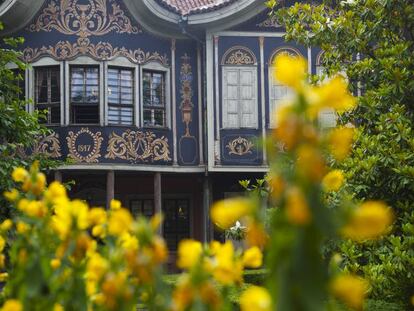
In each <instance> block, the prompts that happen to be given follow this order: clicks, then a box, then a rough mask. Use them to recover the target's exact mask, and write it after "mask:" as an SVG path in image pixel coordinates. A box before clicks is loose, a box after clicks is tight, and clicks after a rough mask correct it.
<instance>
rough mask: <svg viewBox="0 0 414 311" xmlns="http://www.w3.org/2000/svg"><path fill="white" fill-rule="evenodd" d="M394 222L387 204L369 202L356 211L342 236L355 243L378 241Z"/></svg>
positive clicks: (343, 230)
mask: <svg viewBox="0 0 414 311" xmlns="http://www.w3.org/2000/svg"><path fill="white" fill-rule="evenodd" d="M392 221H393V214H392V211H391V209H390V208H389V207H387V205H386V204H385V203H383V202H380V201H367V202H365V203H362V204H361V205H360V206H359V207H358V208H356V209H355V211H354V212H353V215H352V216H351V218H350V220H349V222H348V223H347V224H346V225H345V227H344V228H343V229H342V234H343V235H344V236H345V237H346V238H350V239H352V240H355V241H364V240H373V239H377V238H379V237H380V236H381V235H383V234H384V233H386V232H387V230H388V227H389V226H390V225H391V224H392Z"/></svg>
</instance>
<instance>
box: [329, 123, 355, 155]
mask: <svg viewBox="0 0 414 311" xmlns="http://www.w3.org/2000/svg"><path fill="white" fill-rule="evenodd" d="M353 139H354V129H353V128H349V127H341V128H337V129H334V130H333V131H332V132H331V133H330V135H329V149H330V151H331V153H332V155H333V156H334V158H335V159H336V160H338V161H341V160H343V159H345V158H346V157H347V156H348V154H349V152H350V151H351V147H352V141H353Z"/></svg>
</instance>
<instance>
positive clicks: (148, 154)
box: [105, 130, 171, 163]
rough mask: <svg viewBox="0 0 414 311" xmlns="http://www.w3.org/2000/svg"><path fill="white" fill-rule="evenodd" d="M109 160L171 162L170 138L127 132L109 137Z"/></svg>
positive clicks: (149, 133) (106, 156)
mask: <svg viewBox="0 0 414 311" xmlns="http://www.w3.org/2000/svg"><path fill="white" fill-rule="evenodd" d="M106 151H107V154H106V155H105V158H107V159H116V158H119V159H123V160H128V161H131V162H133V163H136V162H139V161H141V162H153V161H165V162H167V161H170V160H171V158H170V150H169V146H168V138H165V137H164V136H162V137H159V138H156V135H155V134H154V133H153V132H145V133H144V132H141V131H131V130H126V131H125V132H123V133H122V134H121V135H118V134H116V133H115V132H112V134H111V135H109V142H108V148H107V150H106Z"/></svg>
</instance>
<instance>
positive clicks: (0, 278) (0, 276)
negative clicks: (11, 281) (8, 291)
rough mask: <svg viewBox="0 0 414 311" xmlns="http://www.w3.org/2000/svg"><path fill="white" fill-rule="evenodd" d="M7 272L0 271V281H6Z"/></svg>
mask: <svg viewBox="0 0 414 311" xmlns="http://www.w3.org/2000/svg"><path fill="white" fill-rule="evenodd" d="M8 278H9V274H8V273H7V272H3V273H0V282H4V281H7V279H8Z"/></svg>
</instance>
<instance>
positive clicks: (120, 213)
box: [108, 208, 134, 236]
mask: <svg viewBox="0 0 414 311" xmlns="http://www.w3.org/2000/svg"><path fill="white" fill-rule="evenodd" d="M133 221H134V220H133V218H132V216H131V213H130V212H129V211H128V210H127V209H125V208H120V209H116V210H112V213H111V215H110V217H109V221H108V232H109V234H112V235H117V236H119V235H122V234H123V233H124V232H127V231H129V230H130V229H131V226H132V223H133Z"/></svg>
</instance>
